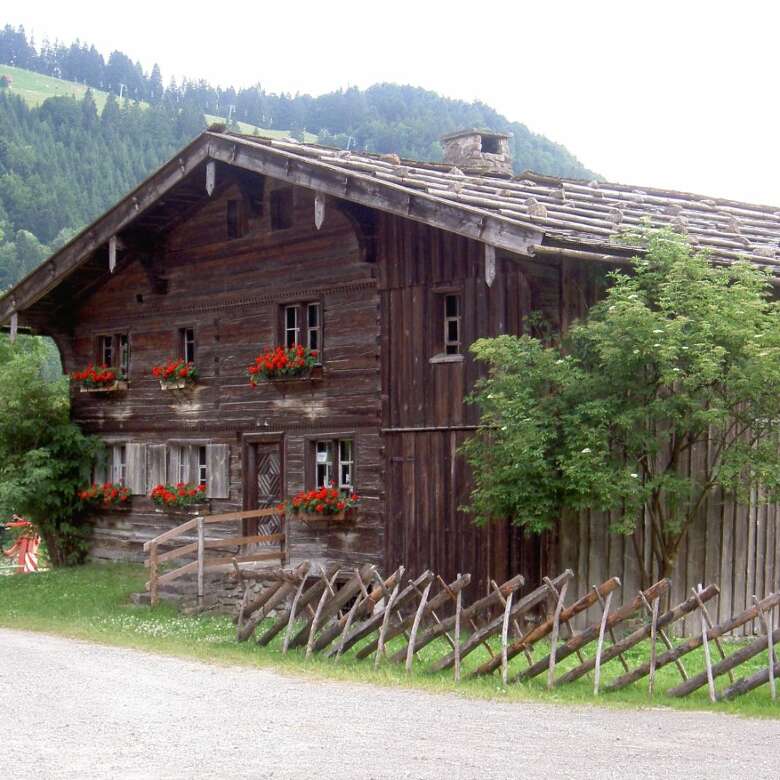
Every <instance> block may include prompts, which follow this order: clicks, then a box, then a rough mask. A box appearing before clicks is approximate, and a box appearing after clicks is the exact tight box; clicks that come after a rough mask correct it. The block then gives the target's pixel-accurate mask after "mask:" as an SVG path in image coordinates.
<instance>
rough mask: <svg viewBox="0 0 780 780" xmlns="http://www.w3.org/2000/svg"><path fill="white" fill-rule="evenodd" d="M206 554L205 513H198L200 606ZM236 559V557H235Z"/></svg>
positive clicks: (200, 604)
mask: <svg viewBox="0 0 780 780" xmlns="http://www.w3.org/2000/svg"><path fill="white" fill-rule="evenodd" d="M205 554H206V539H205V536H204V531H203V515H198V607H199V608H200V607H202V606H203V571H204V565H205V561H204V560H203V559H204V557H205ZM234 560H235V559H234Z"/></svg>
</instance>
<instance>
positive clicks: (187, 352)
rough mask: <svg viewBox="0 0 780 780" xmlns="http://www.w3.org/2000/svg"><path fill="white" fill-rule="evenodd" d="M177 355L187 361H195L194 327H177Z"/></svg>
mask: <svg viewBox="0 0 780 780" xmlns="http://www.w3.org/2000/svg"><path fill="white" fill-rule="evenodd" d="M179 357H181V358H182V359H183V360H185V361H186V362H187V363H194V362H195V329H194V328H179Z"/></svg>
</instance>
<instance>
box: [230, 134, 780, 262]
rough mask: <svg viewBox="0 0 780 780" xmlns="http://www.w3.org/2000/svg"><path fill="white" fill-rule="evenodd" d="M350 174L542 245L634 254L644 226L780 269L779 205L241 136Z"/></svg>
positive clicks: (722, 255) (726, 256)
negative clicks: (478, 172) (441, 203)
mask: <svg viewBox="0 0 780 780" xmlns="http://www.w3.org/2000/svg"><path fill="white" fill-rule="evenodd" d="M241 138H242V140H250V142H252V143H260V144H268V145H270V146H271V147H274V148H278V149H280V150H282V149H283V150H284V151H286V152H289V153H291V154H297V155H301V156H303V157H306V158H309V159H311V158H315V159H318V160H321V161H323V162H327V163H328V164H330V165H335V166H339V167H342V168H344V170H345V171H360V172H361V173H363V174H367V175H370V176H373V177H375V178H376V179H378V180H380V181H387V182H392V183H393V184H396V185H399V186H401V187H405V188H409V189H411V190H414V191H417V192H425V193H427V194H429V195H432V196H434V197H436V198H440V199H443V200H446V201H449V202H452V203H457V204H463V205H465V206H470V207H472V208H476V209H479V210H483V211H485V212H486V213H489V214H494V215H500V216H502V217H506V218H508V219H511V220H513V221H516V222H518V223H522V224H523V225H525V226H528V227H533V228H536V229H537V230H540V231H541V232H543V234H544V243H545V244H550V243H554V244H555V245H559V246H561V247H571V248H578V249H582V250H586V251H593V252H594V253H602V252H610V251H615V250H627V251H635V249H636V248H635V246H632V245H631V244H630V243H629V242H627V241H625V240H621V234H623V233H625V232H626V231H630V230H631V229H633V228H638V227H640V226H641V225H642V224H643V223H644V222H646V223H647V224H649V225H650V226H651V227H654V228H661V227H667V228H671V229H672V230H675V231H677V232H681V233H685V234H686V235H687V236H688V238H689V240H690V241H691V243H692V244H693V245H694V246H696V247H698V248H701V249H707V250H709V251H710V252H711V254H712V256H713V258H714V259H715V260H716V261H718V260H720V261H723V262H733V261H734V260H736V259H737V258H747V259H749V260H751V261H753V262H755V263H756V264H759V265H762V266H766V267H769V268H772V269H775V268H777V270H778V272H780V206H767V205H757V204H750V203H743V202H740V201H734V200H726V199H723V198H711V197H707V196H703V195H695V194H693V193H688V192H675V191H672V190H662V189H658V188H654V187H633V186H630V185H625V184H616V183H612V182H603V181H590V182H586V181H581V180H574V179H562V178H557V177H551V176H542V175H539V174H535V173H532V172H530V171H527V172H525V173H523V174H522V175H520V176H518V177H515V178H512V179H505V178H499V177H493V176H473V175H467V174H464V173H463V172H462V171H459V170H458V169H454V168H451V167H450V166H446V165H441V164H434V163H419V162H414V161H408V160H400V159H398V158H395V159H394V156H392V155H374V154H365V153H360V152H344V151H339V150H335V149H330V148H326V147H321V146H316V145H310V144H297V143H294V142H290V141H289V140H288V141H281V140H274V139H259V138H246V137H243V136H242V137H241Z"/></svg>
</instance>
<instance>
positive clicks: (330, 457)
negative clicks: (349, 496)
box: [314, 438, 355, 493]
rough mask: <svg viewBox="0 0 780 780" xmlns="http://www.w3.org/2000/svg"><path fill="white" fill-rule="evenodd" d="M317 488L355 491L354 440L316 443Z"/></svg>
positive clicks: (325, 440) (332, 440)
mask: <svg viewBox="0 0 780 780" xmlns="http://www.w3.org/2000/svg"><path fill="white" fill-rule="evenodd" d="M314 459H315V469H314V474H315V487H331V486H333V487H337V488H339V490H341V491H342V492H344V493H348V492H351V491H352V490H354V474H355V457H354V444H353V441H352V439H348V438H344V439H341V438H339V439H318V440H317V441H316V442H315V443H314Z"/></svg>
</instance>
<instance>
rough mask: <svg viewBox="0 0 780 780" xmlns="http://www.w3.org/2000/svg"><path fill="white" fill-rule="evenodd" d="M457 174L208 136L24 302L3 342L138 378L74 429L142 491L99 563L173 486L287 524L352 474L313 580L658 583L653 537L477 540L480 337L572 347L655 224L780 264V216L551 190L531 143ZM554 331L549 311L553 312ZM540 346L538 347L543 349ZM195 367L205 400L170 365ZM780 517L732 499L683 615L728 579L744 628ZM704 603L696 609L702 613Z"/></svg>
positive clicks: (582, 527)
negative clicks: (313, 362)
mask: <svg viewBox="0 0 780 780" xmlns="http://www.w3.org/2000/svg"><path fill="white" fill-rule="evenodd" d="M442 144H443V148H444V159H445V161H444V163H439V164H434V163H419V162H410V161H405V160H400V159H399V158H398V157H396V156H394V155H372V154H364V153H355V152H346V151H339V150H336V149H330V148H325V147H321V146H316V145H310V144H301V143H295V142H293V141H280V140H271V139H265V138H258V137H248V136H241V135H233V134H229V133H222V132H204V133H203V134H201V135H200V136H199V137H198V138H196V139H195V140H194V141H193V142H192V143H191V144H190V145H189V146H187V147H186V148H185V149H183V150H182V151H181V152H180V153H179V154H178V155H176V156H175V157H174V158H173V159H172V160H170V161H169V162H168V163H167V164H166V165H165V166H163V167H162V168H161V169H160V170H158V171H157V172H156V173H154V174H153V175H152V176H151V177H149V178H148V179H147V180H146V181H144V182H143V183H142V184H141V185H140V186H139V187H138V188H137V189H135V190H134V191H133V192H131V193H130V194H129V195H128V196H127V197H125V198H124V199H122V200H121V201H120V202H119V203H117V204H116V205H115V206H114V207H113V208H112V209H110V210H109V211H108V212H106V213H105V214H104V215H103V216H102V217H100V218H99V219H98V220H97V221H95V222H94V223H93V224H91V225H90V226H89V227H87V228H86V229H85V230H84V231H82V232H81V233H80V234H79V235H78V236H77V237H76V238H74V239H73V240H72V241H71V242H70V243H69V244H67V245H66V246H64V247H63V248H62V249H60V250H59V251H58V252H56V253H55V254H54V255H53V256H51V257H50V258H49V259H48V260H46V261H45V262H44V263H43V264H42V265H41V266H40V267H39V268H37V269H36V270H35V271H34V272H32V273H31V274H30V275H29V276H27V277H26V278H25V279H23V280H22V281H21V282H19V284H17V285H16V286H15V287H14V288H13V289H12V290H10V291H8V292H7V293H6V294H5V295H4V296H3V297H2V298H0V323H2V324H4V325H5V326H6V327H10V329H11V331H12V332H16V331H17V330H21V329H24V330H26V331H30V332H33V333H38V334H45V335H47V336H51V337H52V339H53V340H54V341H55V343H56V344H57V346H58V348H59V351H60V354H61V356H62V363H63V366H64V369H65V370H66V371H68V372H73V371H78V370H80V369H83V368H84V367H85V366H87V365H88V364H90V363H101V362H105V363H108V364H113V365H115V366H119V367H122V368H123V369H124V370H125V371H126V372H127V383H126V386H124V387H119V388H118V389H117V390H116V391H114V392H110V393H83V392H80V390H79V388H78V387H77V386H75V385H74V386H73V388H72V414H73V418H74V419H75V420H76V421H77V422H78V423H79V424H80V425H81V426H82V427H83V429H84V430H85V431H87V432H89V433H93V434H95V435H97V436H99V437H101V438H102V439H103V440H104V441H105V443H106V445H107V451H108V460H107V463H106V464H105V465H104V466H101V467H100V468H99V469H98V471H99V473H98V474H97V475H96V476H98V477H99V478H103V477H105V478H107V479H110V480H112V481H121V482H124V483H125V484H126V485H127V486H128V487H129V489H130V492H131V493H132V499H131V505H130V510H129V511H124V512H105V513H104V514H102V515H101V516H99V517H98V518H97V526H96V529H95V536H94V545H93V551H92V553H93V556H94V557H95V558H97V559H135V560H137V559H140V558H141V557H142V552H141V550H142V543H143V542H144V541H145V540H148V539H150V538H152V537H153V536H155V535H157V534H159V533H160V532H161V531H164V530H165V528H166V527H168V526H173V525H175V524H177V523H178V522H180V520H179V519H178V518H169V517H168V516H167V515H166V514H164V513H161V512H159V511H155V508H154V505H153V503H152V501H151V499H150V498H149V492H150V490H151V488H152V487H153V486H154V485H156V484H158V483H161V482H166V481H168V482H171V483H175V482H179V481H185V482H197V483H202V484H203V485H205V486H206V491H207V495H208V497H209V501H210V510H211V511H212V512H220V511H231V510H233V509H241V508H245V509H251V508H255V507H257V506H263V505H266V504H267V505H275V504H276V503H277V502H278V501H279V499H281V498H282V497H284V496H290V495H292V494H294V493H295V492H297V491H299V490H302V489H304V488H311V487H315V486H317V485H318V484H320V483H322V482H324V481H333V482H335V483H336V484H337V485H338V486H339V487H341V488H344V489H349V490H355V491H357V492H358V493H359V494H360V497H361V500H360V509H359V512H358V516H357V520H356V522H355V523H354V525H350V526H343V527H318V528H314V527H312V528H309V527H307V526H306V525H304V524H298V523H291V524H290V529H289V553H290V556H291V562H292V563H293V564H294V563H295V562H296V561H299V560H303V559H309V560H312V561H313V562H314V563H315V564H325V563H327V562H338V563H341V564H343V565H344V566H345V567H354V566H355V565H358V564H361V563H364V562H371V563H376V564H378V565H379V567H380V569H381V570H382V571H390V570H392V569H393V568H394V567H396V566H397V565H399V564H404V565H405V566H406V567H407V571H408V572H409V573H410V574H413V573H415V572H417V571H420V570H422V569H424V568H428V567H429V568H431V569H432V570H434V571H436V572H438V573H440V574H441V575H442V576H443V577H445V578H447V579H448V580H451V579H452V578H454V577H455V576H456V574H457V573H458V572H470V573H471V574H472V583H474V584H472V586H471V588H470V593H471V595H470V597H471V598H474V597H475V596H476V595H477V594H479V595H481V594H483V593H484V591H485V588H486V587H487V586H488V583H489V580H490V578H494V579H495V580H497V581H499V582H500V581H503V580H505V579H507V578H508V577H509V576H511V575H512V574H515V573H518V572H519V573H522V574H524V575H525V576H526V578H527V579H528V581H529V582H530V583H533V582H534V580H537V581H538V579H539V578H540V577H541V576H543V575H544V574H547V573H549V572H552V571H554V570H555V571H557V570H560V569H561V568H562V567H564V566H570V567H571V568H573V569H574V570H575V572H576V573H577V580H578V592H583V588H587V587H588V586H590V585H591V584H593V583H597V582H601V581H603V580H604V579H605V578H606V577H608V576H611V575H617V576H619V577H620V578H621V579H622V581H623V586H624V591H625V592H630V591H631V589H632V588H633V589H634V590H635V589H636V587H637V586H638V585H639V578H638V573H637V567H636V566H635V564H634V563H633V558H632V556H633V546H634V543H635V542H636V544H638V545H639V547H640V549H644V550H646V555H648V556H649V547H648V546H647V545H645V544H644V541H645V540H644V535H643V530H642V529H639V530H638V531H637V535H636V538H635V539H631V538H630V537H629V538H622V537H617V536H611V535H609V534H608V531H607V529H608V525H609V518H608V517H606V516H604V515H603V514H597V513H595V512H594V513H590V514H588V513H586V514H583V516H582V517H581V518H580V520H579V525H577V524H571V525H568V526H567V527H565V528H563V529H561V530H560V532H559V533H550V534H548V535H546V536H545V537H542V538H541V539H540V538H536V537H534V538H524V537H523V535H522V533H521V532H520V531H518V530H517V529H515V528H513V527H511V526H510V525H509V524H508V523H507V524H496V525H494V526H492V527H491V528H488V529H480V528H476V527H475V526H474V525H473V524H472V523H471V521H470V518H469V517H468V516H467V515H466V514H465V513H464V512H463V511H462V510H461V507H462V506H463V504H464V503H465V501H466V500H467V497H468V494H469V489H470V479H469V473H468V469H467V467H466V465H465V463H464V461H463V459H462V458H461V457H460V456H459V455H458V449H459V446H460V445H461V443H462V442H463V440H464V438H465V437H467V436H469V434H470V432H471V431H473V430H474V429H475V426H476V424H477V422H478V411H477V409H476V408H474V407H473V406H470V405H468V404H466V403H465V398H466V396H467V394H468V392H469V389H470V388H471V387H472V385H473V383H474V381H475V379H476V378H477V376H478V375H479V371H480V367H479V366H477V365H476V364H475V362H474V360H473V359H472V357H471V356H470V354H469V351H468V347H469V345H470V344H471V343H472V342H473V341H474V340H475V339H477V338H478V337H482V336H493V335H496V334H501V333H514V334H520V333H523V332H526V331H528V330H529V329H533V328H541V329H545V330H547V331H548V332H550V333H557V332H559V331H565V330H566V328H567V327H568V326H569V324H570V323H571V322H572V321H573V320H575V319H576V318H578V317H580V316H582V315H583V314H584V313H585V312H586V310H587V309H588V307H589V306H590V305H591V304H592V303H593V302H594V301H595V300H596V299H597V298H598V296H599V293H600V291H602V290H603V289H604V285H605V275H606V273H607V272H608V271H609V270H610V269H612V268H614V267H615V265H621V264H625V262H626V259H627V258H628V257H630V256H631V255H632V254H634V253H635V251H636V250H635V249H632V248H631V247H630V246H628V245H626V243H625V242H623V243H621V241H620V238H619V234H620V230H621V228H623V227H625V226H629V227H630V226H636V225H638V224H639V223H640V221H641V220H645V219H647V220H649V222H650V223H651V224H653V225H657V226H671V227H672V228H673V229H676V230H679V231H684V232H686V233H687V234H688V235H689V237H690V238H691V240H692V241H693V242H694V244H696V245H698V246H700V247H706V248H708V249H709V250H711V252H712V257H713V260H714V261H715V262H719V263H729V262H732V261H733V260H735V259H737V258H739V257H741V256H747V257H749V258H750V259H752V260H753V261H755V262H756V263H758V264H761V265H762V266H770V267H772V268H773V269H780V250H778V242H780V211H778V209H775V208H771V207H767V206H758V205H748V204H745V203H738V202H734V201H728V200H722V199H713V198H704V197H700V196H696V195H691V194H686V193H677V192H667V191H661V190H657V189H651V188H644V189H638V188H634V187H630V186H623V185H618V184H609V183H604V182H595V181H594V182H582V181H571V180H562V179H557V178H551V177H547V176H539V175H536V174H532V173H526V174H523V175H522V176H520V177H514V178H513V177H512V174H511V159H510V158H509V154H508V140H507V137H506V136H503V135H500V134H494V133H488V132H480V131H476V130H471V131H465V132H462V133H456V134H453V135H451V136H448V137H445V138H444V139H443V140H442ZM531 315H533V316H531ZM532 332H533V331H532ZM293 343H302V344H306V345H308V346H312V345H314V346H316V348H317V350H318V351H319V356H320V362H321V371H318V372H317V373H316V375H312V376H311V377H310V378H308V379H301V380H298V381H288V382H274V381H265V382H263V381H260V382H258V384H257V386H256V387H252V386H251V385H250V383H249V381H248V380H249V377H248V374H247V367H248V366H249V365H250V364H252V363H253V361H254V359H255V357H256V355H258V354H259V353H260V352H262V351H264V350H267V349H269V348H273V347H274V346H276V345H284V344H293ZM175 357H185V358H187V359H189V360H192V361H193V362H194V364H195V365H196V366H197V369H198V372H199V378H198V381H197V384H196V385H195V386H194V387H193V388H192V389H191V390H187V391H181V392H179V391H173V392H172V391H169V390H163V389H161V385H160V383H159V382H158V380H157V379H156V378H155V377H153V376H152V373H151V368H152V366H154V365H156V364H160V363H165V362H166V361H168V360H170V359H171V358H175ZM777 523H778V514H777V511H776V508H775V507H761V508H760V507H737V506H735V505H734V504H733V503H731V502H730V501H729V500H713V501H711V502H709V504H708V505H707V506H706V507H705V508H704V510H703V512H702V517H701V522H700V523H699V524H698V525H697V526H696V527H695V528H694V529H693V530H692V532H691V535H690V538H689V540H688V542H687V544H686V545H685V546H684V548H683V550H682V552H681V556H680V559H679V560H680V565H679V572H680V573H679V575H678V580H679V581H678V582H676V583H675V585H674V589H675V591H676V592H675V593H673V597H674V600H675V602H676V601H679V600H680V599H679V598H678V596H679V595H680V594H685V593H687V591H688V588H689V587H690V586H691V585H692V584H695V583H697V582H718V583H720V585H721V598H720V604H721V611H722V612H724V613H725V614H731V611H732V608H733V609H737V608H741V607H742V606H743V605H745V604H747V603H749V601H750V598H751V595H752V594H753V593H758V594H759V595H762V594H763V593H765V592H767V591H769V590H776V589H777V588H778V586H780V532H779V531H778V528H777ZM684 597H685V596H683V598H684Z"/></svg>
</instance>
